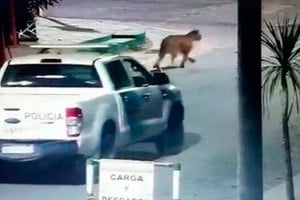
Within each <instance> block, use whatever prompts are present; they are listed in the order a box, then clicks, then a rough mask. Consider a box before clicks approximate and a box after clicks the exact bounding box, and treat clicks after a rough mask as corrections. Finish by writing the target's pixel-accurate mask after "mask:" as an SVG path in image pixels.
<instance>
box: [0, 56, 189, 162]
mask: <svg viewBox="0 0 300 200" xmlns="http://www.w3.org/2000/svg"><path fill="white" fill-rule="evenodd" d="M0 109H1V112H0V161H2V162H26V161H34V160H40V159H42V158H50V157H63V158H64V157H73V156H74V157H78V156H81V157H84V158H89V157H93V158H113V157H114V156H115V154H116V152H117V150H119V149H120V148H122V147H125V146H127V145H130V144H134V143H138V142H144V141H147V142H149V141H151V142H154V143H155V146H156V148H157V151H158V153H159V154H161V155H166V154H173V153H177V152H179V151H180V150H181V148H182V145H183V138H184V131H183V120H184V107H183V103H182V99H181V93H180V90H179V89H178V88H176V87H175V86H174V85H172V84H171V83H170V82H169V78H168V76H167V75H166V74H165V73H162V72H149V71H147V70H146V69H145V67H144V66H143V65H141V64H140V63H139V62H138V61H137V60H135V59H134V58H132V57H127V56H119V55H115V56H112V55H105V56H95V55H91V54H88V53H86V54H84V55H79V54H74V55H72V54H37V55H31V56H25V57H17V58H13V59H11V60H8V61H7V62H6V63H4V65H3V66H2V68H1V70H0Z"/></svg>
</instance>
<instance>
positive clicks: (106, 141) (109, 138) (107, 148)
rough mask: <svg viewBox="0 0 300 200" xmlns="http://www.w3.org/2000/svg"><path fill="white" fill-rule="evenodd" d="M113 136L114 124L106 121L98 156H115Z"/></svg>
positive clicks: (114, 133) (114, 132)
mask: <svg viewBox="0 0 300 200" xmlns="http://www.w3.org/2000/svg"><path fill="white" fill-rule="evenodd" d="M115 136H116V126H115V124H114V122H111V121H109V122H106V123H105V124H104V126H103V129H102V134H101V144H100V158H114V157H115V156H116V148H115V139H116V138H115Z"/></svg>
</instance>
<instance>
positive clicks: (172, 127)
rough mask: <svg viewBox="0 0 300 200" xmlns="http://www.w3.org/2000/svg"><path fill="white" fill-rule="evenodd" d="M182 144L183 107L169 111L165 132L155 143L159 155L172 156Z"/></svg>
mask: <svg viewBox="0 0 300 200" xmlns="http://www.w3.org/2000/svg"><path fill="white" fill-rule="evenodd" d="M183 144H184V127H183V107H182V106H174V107H173V108H172V109H171V112H170V115H169V120H168V125H167V128H166V130H165V131H164V132H163V133H162V135H161V136H159V137H158V138H157V139H156V141H155V146H156V149H157V152H158V153H159V155H161V156H163V155H174V154H177V153H179V152H180V151H181V150H182V147H183Z"/></svg>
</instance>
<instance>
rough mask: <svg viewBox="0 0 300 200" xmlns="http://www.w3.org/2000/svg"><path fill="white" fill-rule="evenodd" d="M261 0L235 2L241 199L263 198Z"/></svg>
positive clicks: (239, 191) (239, 185)
mask: <svg viewBox="0 0 300 200" xmlns="http://www.w3.org/2000/svg"><path fill="white" fill-rule="evenodd" d="M260 41H261V0H251V1H250V0H238V74H239V81H238V91H239V126H240V127H239V148H238V194H239V199H240V200H254V199H255V200H262V199H263V175H262V117H261V114H262V112H261V42H260Z"/></svg>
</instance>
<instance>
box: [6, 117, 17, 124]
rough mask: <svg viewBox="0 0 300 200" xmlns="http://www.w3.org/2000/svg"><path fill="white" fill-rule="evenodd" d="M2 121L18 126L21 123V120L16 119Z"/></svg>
mask: <svg viewBox="0 0 300 200" xmlns="http://www.w3.org/2000/svg"><path fill="white" fill-rule="evenodd" d="M4 121H5V122H6V123H8V124H18V123H20V122H21V120H19V119H17V118H7V119H5V120H4Z"/></svg>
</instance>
